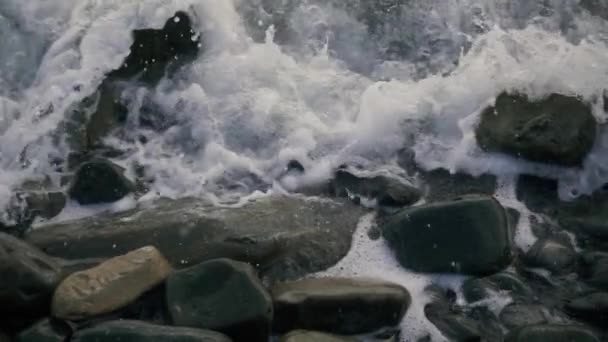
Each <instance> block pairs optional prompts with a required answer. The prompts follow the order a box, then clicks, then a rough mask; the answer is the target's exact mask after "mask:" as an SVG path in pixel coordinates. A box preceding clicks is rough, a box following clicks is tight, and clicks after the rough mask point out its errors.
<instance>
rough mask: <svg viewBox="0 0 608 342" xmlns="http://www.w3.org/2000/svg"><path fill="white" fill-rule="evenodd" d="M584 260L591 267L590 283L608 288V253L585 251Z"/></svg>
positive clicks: (601, 287) (604, 288)
mask: <svg viewBox="0 0 608 342" xmlns="http://www.w3.org/2000/svg"><path fill="white" fill-rule="evenodd" d="M583 261H584V263H585V264H586V266H587V267H588V268H589V275H588V279H587V281H588V283H589V284H591V285H593V286H595V287H597V288H600V289H602V290H608V253H585V254H584V255H583Z"/></svg>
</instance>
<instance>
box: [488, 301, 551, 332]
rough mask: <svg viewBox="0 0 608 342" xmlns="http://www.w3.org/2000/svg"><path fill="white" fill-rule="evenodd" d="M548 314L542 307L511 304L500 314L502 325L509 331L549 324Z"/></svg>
mask: <svg viewBox="0 0 608 342" xmlns="http://www.w3.org/2000/svg"><path fill="white" fill-rule="evenodd" d="M547 317H548V312H547V309H546V308H545V307H543V306H542V305H534V304H511V305H507V306H506V307H505V308H504V309H502V311H501V312H500V321H501V323H502V324H503V325H504V326H505V327H506V328H507V329H509V330H512V329H515V328H519V327H523V326H526V325H536V324H544V323H549V321H548V320H547Z"/></svg>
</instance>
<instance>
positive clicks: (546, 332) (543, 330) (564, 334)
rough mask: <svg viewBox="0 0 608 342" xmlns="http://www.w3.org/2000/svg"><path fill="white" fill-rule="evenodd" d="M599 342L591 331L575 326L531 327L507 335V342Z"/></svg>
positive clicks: (543, 325)
mask: <svg viewBox="0 0 608 342" xmlns="http://www.w3.org/2000/svg"><path fill="white" fill-rule="evenodd" d="M543 341H552V342H599V341H600V340H599V339H598V338H597V336H595V335H594V334H593V332H591V331H590V330H589V329H587V328H585V327H582V326H575V325H551V324H541V325H531V326H526V327H523V328H521V329H517V330H514V331H512V332H511V333H509V335H507V337H506V340H505V342H543Z"/></svg>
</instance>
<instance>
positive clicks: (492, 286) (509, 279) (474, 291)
mask: <svg viewBox="0 0 608 342" xmlns="http://www.w3.org/2000/svg"><path fill="white" fill-rule="evenodd" d="M462 292H463V293H464V297H465V299H466V300H467V302H469V303H474V302H478V301H480V300H483V299H486V298H488V297H490V296H491V295H492V294H493V293H497V292H507V293H508V294H509V295H510V296H511V297H512V298H514V299H516V300H521V301H528V300H530V299H533V298H534V292H533V291H532V289H531V288H530V287H529V286H528V285H527V284H526V283H525V282H524V280H523V279H521V278H520V277H519V276H517V275H516V274H514V273H509V272H502V273H498V274H495V275H492V276H489V277H486V278H470V279H468V280H467V281H465V282H464V284H463V286H462Z"/></svg>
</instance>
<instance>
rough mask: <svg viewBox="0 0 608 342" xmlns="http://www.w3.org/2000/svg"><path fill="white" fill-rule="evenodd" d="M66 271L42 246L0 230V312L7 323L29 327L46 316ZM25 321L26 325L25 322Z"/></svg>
mask: <svg viewBox="0 0 608 342" xmlns="http://www.w3.org/2000/svg"><path fill="white" fill-rule="evenodd" d="M62 277H63V275H62V270H61V267H60V265H59V264H58V263H57V262H56V260H55V259H53V258H51V257H49V256H48V255H46V254H45V253H43V252H42V251H40V250H39V249H38V248H36V247H34V246H31V245H29V244H28V243H26V242H24V241H22V240H19V239H17V238H15V237H13V236H11V235H8V234H4V233H0V279H1V280H2V281H0V314H1V315H2V316H3V317H5V318H4V321H3V325H4V326H5V327H6V326H13V325H16V326H17V327H25V326H27V325H29V323H31V320H36V319H38V318H40V317H43V316H46V315H47V314H48V312H49V308H50V302H51V297H52V295H53V291H54V290H55V288H56V287H57V285H58V284H59V282H60V281H61V279H62ZM23 325H25V326H23Z"/></svg>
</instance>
